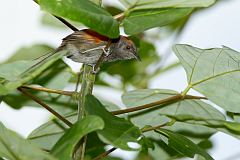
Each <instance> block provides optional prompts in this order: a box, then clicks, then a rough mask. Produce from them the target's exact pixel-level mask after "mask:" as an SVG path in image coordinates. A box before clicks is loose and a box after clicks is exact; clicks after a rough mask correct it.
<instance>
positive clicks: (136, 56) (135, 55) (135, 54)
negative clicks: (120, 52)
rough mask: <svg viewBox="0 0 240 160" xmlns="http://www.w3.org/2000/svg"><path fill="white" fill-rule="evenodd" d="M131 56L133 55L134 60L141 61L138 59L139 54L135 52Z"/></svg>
mask: <svg viewBox="0 0 240 160" xmlns="http://www.w3.org/2000/svg"><path fill="white" fill-rule="evenodd" d="M133 55H134V57H135V59H136V60H138V61H141V58H140V56H139V54H138V53H137V51H134V52H133Z"/></svg>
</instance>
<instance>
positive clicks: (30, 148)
mask: <svg viewBox="0 0 240 160" xmlns="http://www.w3.org/2000/svg"><path fill="white" fill-rule="evenodd" d="M0 156H1V157H5V158H7V159H11V160H33V159H38V160H56V159H55V158H54V157H52V156H51V155H50V154H48V153H46V152H44V151H42V150H40V149H39V148H37V147H36V146H34V145H33V144H31V143H29V142H28V141H27V140H25V139H23V138H22V137H20V136H19V135H17V134H16V133H14V132H13V131H10V130H8V129H7V128H5V126H4V125H3V124H2V123H0Z"/></svg>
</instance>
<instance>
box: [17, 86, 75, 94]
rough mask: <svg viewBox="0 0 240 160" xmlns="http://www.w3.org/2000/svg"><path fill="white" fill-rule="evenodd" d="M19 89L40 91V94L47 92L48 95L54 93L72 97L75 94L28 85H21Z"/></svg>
mask: <svg viewBox="0 0 240 160" xmlns="http://www.w3.org/2000/svg"><path fill="white" fill-rule="evenodd" d="M21 88H24V89H32V90H35V91H42V92H48V93H56V94H60V95H65V96H73V95H74V94H76V93H77V92H71V91H63V90H55V89H50V88H45V87H34V86H30V85H23V86H21Z"/></svg>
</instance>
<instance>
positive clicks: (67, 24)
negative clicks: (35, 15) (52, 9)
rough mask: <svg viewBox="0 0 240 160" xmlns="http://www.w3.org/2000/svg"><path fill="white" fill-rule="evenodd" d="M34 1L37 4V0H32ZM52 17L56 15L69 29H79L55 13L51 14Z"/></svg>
mask: <svg viewBox="0 0 240 160" xmlns="http://www.w3.org/2000/svg"><path fill="white" fill-rule="evenodd" d="M33 1H34V2H36V3H37V4H38V1H37V0H33ZM53 16H54V17H56V18H57V19H58V20H59V21H61V22H62V23H63V24H65V25H66V26H67V27H68V28H70V29H71V30H73V31H79V29H77V28H76V27H74V26H73V25H72V24H71V23H69V22H68V21H67V20H65V19H63V18H61V17H58V16H56V15H53Z"/></svg>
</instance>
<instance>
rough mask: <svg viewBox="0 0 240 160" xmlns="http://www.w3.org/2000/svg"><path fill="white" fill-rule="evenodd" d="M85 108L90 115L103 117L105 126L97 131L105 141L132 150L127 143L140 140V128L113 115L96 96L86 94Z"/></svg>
mask: <svg viewBox="0 0 240 160" xmlns="http://www.w3.org/2000/svg"><path fill="white" fill-rule="evenodd" d="M85 108H86V111H87V113H88V114H89V115H96V116H100V117H101V118H102V119H103V121H104V123H105V127H104V129H103V130H100V131H98V132H97V133H98V135H99V138H100V139H101V140H102V141H104V142H105V143H108V144H111V145H113V146H115V147H118V148H121V149H124V150H131V149H132V148H130V147H129V146H128V144H127V143H128V142H136V143H137V142H138V141H137V139H138V138H139V136H140V134H141V133H140V130H139V129H138V128H137V127H136V126H134V125H133V124H132V123H131V122H129V121H127V120H125V119H123V118H119V117H116V116H114V115H112V114H111V113H110V112H108V111H107V110H106V109H105V107H104V106H103V105H102V104H101V103H100V102H99V101H98V100H97V99H96V98H95V97H93V96H91V95H87V96H86V102H85Z"/></svg>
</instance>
